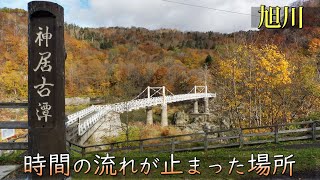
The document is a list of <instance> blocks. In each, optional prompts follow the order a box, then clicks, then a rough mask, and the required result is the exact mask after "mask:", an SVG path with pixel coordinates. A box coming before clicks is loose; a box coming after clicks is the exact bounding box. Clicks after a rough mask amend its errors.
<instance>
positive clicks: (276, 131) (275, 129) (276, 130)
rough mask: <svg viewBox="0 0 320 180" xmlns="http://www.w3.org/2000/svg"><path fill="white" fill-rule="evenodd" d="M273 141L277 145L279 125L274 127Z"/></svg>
mask: <svg viewBox="0 0 320 180" xmlns="http://www.w3.org/2000/svg"><path fill="white" fill-rule="evenodd" d="M274 141H275V143H276V144H278V143H279V125H278V124H276V125H275V126H274Z"/></svg>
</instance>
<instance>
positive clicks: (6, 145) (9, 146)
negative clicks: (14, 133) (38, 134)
mask: <svg viewBox="0 0 320 180" xmlns="http://www.w3.org/2000/svg"><path fill="white" fill-rule="evenodd" d="M19 108H28V103H0V109H19ZM0 129H28V122H27V121H0ZM27 135H28V134H23V135H21V136H19V137H16V138H14V139H11V140H9V141H8V142H1V143H0V150H27V149H28V143H27V142H16V141H17V140H19V139H21V138H26V137H27Z"/></svg>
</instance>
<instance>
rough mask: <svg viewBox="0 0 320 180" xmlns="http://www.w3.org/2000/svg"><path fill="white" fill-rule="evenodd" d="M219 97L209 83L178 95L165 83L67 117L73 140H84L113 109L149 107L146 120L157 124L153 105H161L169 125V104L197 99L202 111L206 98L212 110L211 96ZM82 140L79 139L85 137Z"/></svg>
mask: <svg viewBox="0 0 320 180" xmlns="http://www.w3.org/2000/svg"><path fill="white" fill-rule="evenodd" d="M214 97H216V94H215V93H210V92H209V91H208V87H207V86H195V87H194V88H193V89H192V90H191V91H190V92H189V93H188V94H178V95H174V94H173V93H172V92H170V91H169V90H168V89H166V87H165V86H163V87H147V88H146V89H145V90H144V91H142V92H141V93H140V94H139V95H138V96H137V97H136V98H134V99H133V100H131V101H127V102H120V103H116V104H107V105H93V106H90V107H88V108H86V109H83V110H81V111H78V112H76V113H74V114H71V115H69V116H68V117H67V118H68V120H67V121H66V127H67V135H68V139H69V140H73V141H81V142H82V143H84V142H85V141H86V140H87V139H88V138H89V137H90V136H91V135H92V133H94V131H95V130H96V129H97V124H100V125H101V124H102V123H103V120H104V119H105V118H106V117H108V116H111V115H112V113H113V112H116V113H123V112H129V111H133V110H137V109H141V108H146V110H147V120H146V124H153V112H152V107H153V106H158V105H161V108H162V111H161V126H168V114H167V104H168V103H175V102H181V101H190V100H191V101H194V113H199V108H198V100H199V99H204V107H205V108H204V109H205V110H204V111H205V112H204V113H209V98H214ZM81 138H82V140H79V139H81Z"/></svg>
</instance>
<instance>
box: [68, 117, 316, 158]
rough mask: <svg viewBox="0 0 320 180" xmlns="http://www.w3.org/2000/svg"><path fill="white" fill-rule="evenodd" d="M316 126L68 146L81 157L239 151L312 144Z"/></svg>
mask: <svg viewBox="0 0 320 180" xmlns="http://www.w3.org/2000/svg"><path fill="white" fill-rule="evenodd" d="M319 130H320V123H319V122H318V121H306V122H298V123H289V124H278V125H273V126H261V127H251V128H240V129H227V130H219V131H208V132H203V133H193V134H184V135H177V136H163V137H156V138H148V139H139V140H132V141H123V142H114V143H108V144H100V145H91V146H80V145H77V144H74V143H72V142H68V143H67V144H68V148H69V150H70V151H75V152H77V153H80V154H82V155H83V156H84V155H85V154H91V153H99V152H109V153H112V152H119V151H137V152H158V153H159V152H171V153H174V152H179V151H194V150H204V151H207V150H209V149H216V148H226V147H242V146H244V145H255V144H264V143H279V142H284V141H294V140H307V139H310V140H316V139H317V138H319V137H320V133H317V131H319Z"/></svg>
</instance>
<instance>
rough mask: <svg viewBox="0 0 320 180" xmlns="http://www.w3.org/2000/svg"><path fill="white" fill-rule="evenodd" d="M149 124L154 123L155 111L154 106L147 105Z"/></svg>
mask: <svg viewBox="0 0 320 180" xmlns="http://www.w3.org/2000/svg"><path fill="white" fill-rule="evenodd" d="M146 110H147V123H146V124H147V125H152V124H153V111H152V107H147V108H146Z"/></svg>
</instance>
